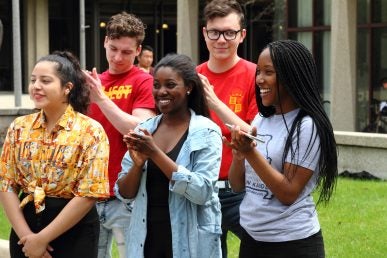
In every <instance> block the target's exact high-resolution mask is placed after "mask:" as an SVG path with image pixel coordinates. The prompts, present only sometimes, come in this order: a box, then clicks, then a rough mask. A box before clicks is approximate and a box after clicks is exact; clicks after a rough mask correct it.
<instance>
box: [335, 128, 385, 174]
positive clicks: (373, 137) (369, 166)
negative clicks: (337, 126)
mask: <svg viewBox="0 0 387 258" xmlns="http://www.w3.org/2000/svg"><path fill="white" fill-rule="evenodd" d="M335 138H336V142H337V145H338V149H339V160H338V165H339V173H340V172H343V171H345V170H347V171H349V172H361V171H367V172H369V173H371V174H372V175H374V176H377V177H379V178H382V179H385V180H386V179H387V162H386V161H385V158H386V157H387V134H377V133H358V132H343V131H335Z"/></svg>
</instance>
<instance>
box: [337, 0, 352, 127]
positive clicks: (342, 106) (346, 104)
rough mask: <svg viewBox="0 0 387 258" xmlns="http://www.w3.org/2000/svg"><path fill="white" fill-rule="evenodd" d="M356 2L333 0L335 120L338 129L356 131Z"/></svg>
mask: <svg viewBox="0 0 387 258" xmlns="http://www.w3.org/2000/svg"><path fill="white" fill-rule="evenodd" d="M356 5H357V3H356V1H352V0H335V1H332V20H331V24H332V25H331V33H332V38H331V40H332V41H331V91H332V102H331V121H332V124H333V129H334V130H339V131H355V125H356V18H357V17H356V8H357V6H356Z"/></svg>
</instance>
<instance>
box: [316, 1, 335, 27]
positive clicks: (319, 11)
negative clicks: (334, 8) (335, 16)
mask: <svg viewBox="0 0 387 258" xmlns="http://www.w3.org/2000/svg"><path fill="white" fill-rule="evenodd" d="M331 5H332V2H331V0H323V1H322V0H321V1H316V7H315V9H316V25H317V26H320V25H321V26H328V25H331Z"/></svg>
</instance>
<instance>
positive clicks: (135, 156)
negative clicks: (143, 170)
mask: <svg viewBox="0 0 387 258" xmlns="http://www.w3.org/2000/svg"><path fill="white" fill-rule="evenodd" d="M137 139H138V134H137V133H135V132H134V131H133V130H130V131H129V133H128V134H126V135H124V142H125V143H126V147H127V148H128V151H129V155H130V157H131V159H132V161H133V163H134V164H135V165H136V166H139V167H142V166H144V163H145V161H146V160H147V159H148V157H147V156H146V155H145V154H144V153H142V152H140V151H139V147H138V143H137Z"/></svg>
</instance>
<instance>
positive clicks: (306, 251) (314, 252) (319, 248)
mask: <svg viewBox="0 0 387 258" xmlns="http://www.w3.org/2000/svg"><path fill="white" fill-rule="evenodd" d="M324 257H325V251H324V240H323V237H322V234H321V231H319V232H317V233H316V234H314V235H312V236H310V237H307V238H304V239H299V240H293V241H286V242H261V241H256V240H255V239H253V238H252V237H251V236H250V235H249V234H248V233H247V232H246V231H244V233H243V237H242V239H241V245H240V250H239V258H324Z"/></svg>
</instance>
